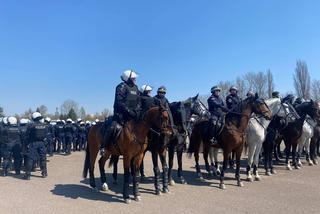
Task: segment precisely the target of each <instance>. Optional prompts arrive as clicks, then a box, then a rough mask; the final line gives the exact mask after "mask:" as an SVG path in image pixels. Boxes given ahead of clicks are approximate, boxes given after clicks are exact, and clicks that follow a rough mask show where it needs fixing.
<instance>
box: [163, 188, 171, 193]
mask: <svg viewBox="0 0 320 214" xmlns="http://www.w3.org/2000/svg"><path fill="white" fill-rule="evenodd" d="M162 192H163V193H164V194H169V193H170V191H169V189H168V188H165V189H163V191H162Z"/></svg>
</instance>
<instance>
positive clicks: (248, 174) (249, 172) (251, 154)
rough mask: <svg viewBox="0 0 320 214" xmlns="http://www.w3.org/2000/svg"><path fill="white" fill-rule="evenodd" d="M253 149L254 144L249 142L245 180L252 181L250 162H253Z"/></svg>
mask: <svg viewBox="0 0 320 214" xmlns="http://www.w3.org/2000/svg"><path fill="white" fill-rule="evenodd" d="M255 149H256V146H255V145H252V144H249V153H248V163H247V168H246V173H247V181H249V182H252V181H253V178H252V172H251V166H252V162H253V156H254V151H255Z"/></svg>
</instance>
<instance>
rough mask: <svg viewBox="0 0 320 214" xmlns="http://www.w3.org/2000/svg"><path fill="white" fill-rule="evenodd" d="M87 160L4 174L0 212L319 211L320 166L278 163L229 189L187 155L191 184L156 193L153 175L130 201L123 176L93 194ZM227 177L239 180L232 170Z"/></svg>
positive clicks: (75, 157) (58, 160) (59, 159)
mask: <svg viewBox="0 0 320 214" xmlns="http://www.w3.org/2000/svg"><path fill="white" fill-rule="evenodd" d="M83 160H84V153H83V152H77V153H74V154H72V155H71V156H63V155H56V156H54V157H52V158H50V162H49V163H48V172H49V177H48V178H46V179H42V178H41V177H40V172H36V173H33V174H34V176H33V177H32V178H31V180H30V181H24V180H21V179H19V178H15V177H13V176H9V177H6V178H3V177H0V191H1V192H0V213H3V214H11V213H23V214H26V213H32V214H37V213H39V214H44V213H48V214H49V213H55V214H59V213H63V214H69V213H77V214H80V213H90V214H94V213H104V214H106V213H121V214H122V213H130V214H133V213H143V214H147V213H150V214H151V213H153V214H156V213H166V214H170V213H219V214H220V213H268V214H270V213H308V214H309V213H320V208H319V207H320V199H319V196H320V194H319V193H320V182H319V178H320V168H319V166H314V167H309V166H304V167H303V169H301V170H294V171H291V172H289V171H286V170H285V168H284V166H278V167H277V171H278V174H277V175H275V176H272V177H266V176H262V181H260V182H253V183H248V182H244V184H245V186H244V187H242V188H239V187H237V186H235V184H236V181H235V180H234V179H228V180H227V181H226V184H227V189H226V190H220V189H218V183H219V182H218V179H211V180H210V179H208V180H206V181H204V182H201V181H198V180H196V179H195V173H194V168H193V165H194V162H193V159H187V158H186V157H184V161H185V170H186V172H185V175H186V179H187V181H188V185H180V184H177V185H176V186H174V187H171V188H170V191H171V193H170V194H166V195H162V196H156V195H154V193H153V190H154V188H153V183H152V179H151V178H150V179H149V178H148V180H147V181H146V182H145V183H142V184H141V185H140V187H141V193H142V199H143V200H142V201H141V202H139V203H137V202H134V201H133V202H132V203H131V204H130V205H126V204H124V203H123V202H122V198H121V190H122V183H121V182H122V176H120V178H119V181H120V182H119V183H120V184H118V186H116V185H112V180H111V179H109V180H108V181H109V184H110V185H109V187H110V190H109V191H108V192H94V191H92V190H91V189H90V188H89V185H88V179H82V178H81V173H82V167H83ZM150 163H151V162H150V155H147V157H146V161H145V165H146V166H145V167H146V173H147V175H149V176H150V175H152V165H151V164H150ZM107 171H108V172H110V171H111V169H107ZM242 171H243V169H242ZM260 171H261V172H262V171H263V170H260ZM120 172H121V173H122V168H121V169H120ZM261 174H263V173H261ZM96 175H98V172H96ZM109 175H110V174H108V176H109ZM226 176H227V177H229V178H234V174H233V173H232V174H231V173H227V174H226ZM109 178H110V176H109ZM242 178H243V179H244V178H245V176H244V175H243V174H242ZM97 182H99V181H98V179H97Z"/></svg>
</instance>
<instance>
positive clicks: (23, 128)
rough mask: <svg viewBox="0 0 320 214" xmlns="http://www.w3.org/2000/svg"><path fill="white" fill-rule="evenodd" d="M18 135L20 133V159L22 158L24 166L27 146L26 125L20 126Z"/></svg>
mask: <svg viewBox="0 0 320 214" xmlns="http://www.w3.org/2000/svg"><path fill="white" fill-rule="evenodd" d="M19 129H20V133H21V145H22V154H21V155H22V157H23V163H24V166H26V163H27V156H26V150H25V149H26V148H27V144H28V136H27V129H28V124H20V127H19Z"/></svg>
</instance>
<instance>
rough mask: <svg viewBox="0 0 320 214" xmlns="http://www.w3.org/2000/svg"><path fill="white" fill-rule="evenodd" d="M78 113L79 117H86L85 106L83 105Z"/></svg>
mask: <svg viewBox="0 0 320 214" xmlns="http://www.w3.org/2000/svg"><path fill="white" fill-rule="evenodd" d="M78 115H79V117H80V118H81V119H85V117H86V110H85V109H84V107H83V106H81V108H80V110H79V114H78Z"/></svg>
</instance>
